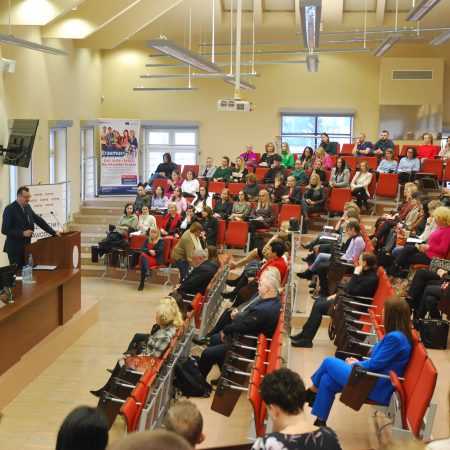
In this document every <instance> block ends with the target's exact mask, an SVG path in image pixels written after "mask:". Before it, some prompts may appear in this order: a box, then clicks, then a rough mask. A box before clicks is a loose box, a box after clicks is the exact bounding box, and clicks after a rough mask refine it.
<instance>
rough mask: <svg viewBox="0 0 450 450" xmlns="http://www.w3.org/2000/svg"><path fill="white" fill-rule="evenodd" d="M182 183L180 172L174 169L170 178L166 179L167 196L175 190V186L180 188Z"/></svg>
mask: <svg viewBox="0 0 450 450" xmlns="http://www.w3.org/2000/svg"><path fill="white" fill-rule="evenodd" d="M182 184H183V179H182V178H181V175H180V172H178V170H174V171H173V172H172V176H171V178H168V179H167V189H166V195H167V197H169V198H170V196H171V195H172V194H173V193H174V192H175V188H177V187H179V188H180V189H181V186H182Z"/></svg>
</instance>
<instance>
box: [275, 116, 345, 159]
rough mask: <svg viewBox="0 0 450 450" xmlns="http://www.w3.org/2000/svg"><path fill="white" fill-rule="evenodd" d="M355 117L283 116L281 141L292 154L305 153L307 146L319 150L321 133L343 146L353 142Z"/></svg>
mask: <svg viewBox="0 0 450 450" xmlns="http://www.w3.org/2000/svg"><path fill="white" fill-rule="evenodd" d="M352 132H353V115H338V114H336V115H327V114H320V115H319V114H285V113H283V114H281V140H282V142H287V143H288V144H289V147H290V149H291V152H292V153H303V149H304V148H305V147H306V146H309V147H312V148H313V149H315V148H317V147H318V146H319V144H320V135H321V133H328V135H329V136H330V141H335V142H339V143H340V144H341V145H342V144H345V143H348V142H352V140H351V138H352Z"/></svg>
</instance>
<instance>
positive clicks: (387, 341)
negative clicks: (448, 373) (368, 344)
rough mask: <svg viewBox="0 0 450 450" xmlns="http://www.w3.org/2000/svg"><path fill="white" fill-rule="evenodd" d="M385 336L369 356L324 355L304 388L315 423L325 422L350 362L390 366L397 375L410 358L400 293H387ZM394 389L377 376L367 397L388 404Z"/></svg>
mask: <svg viewBox="0 0 450 450" xmlns="http://www.w3.org/2000/svg"><path fill="white" fill-rule="evenodd" d="M383 319H384V329H385V331H386V334H385V336H384V337H383V339H381V340H380V341H379V342H378V343H377V344H376V345H375V346H374V347H373V349H372V353H371V357H370V359H367V360H365V361H359V360H357V359H356V358H347V359H346V360H345V361H342V360H341V359H338V358H333V357H328V358H325V359H324V361H323V362H322V364H321V365H320V367H319V369H318V370H317V371H316V372H315V373H314V375H313V376H312V377H311V380H312V382H313V385H312V386H311V387H310V388H309V389H308V390H307V391H306V400H307V401H308V402H309V403H310V405H311V404H313V409H312V414H313V415H314V416H317V419H316V421H315V422H314V424H315V425H317V426H326V420H327V419H328V415H329V414H330V410H331V407H332V406H333V402H334V397H335V395H336V394H337V393H338V392H342V389H343V387H344V386H345V383H346V382H347V379H348V377H349V376H350V372H351V371H352V365H353V364H358V365H360V366H361V367H363V368H364V369H366V370H368V371H370V372H375V373H379V374H383V375H388V374H389V371H390V370H393V371H394V372H395V373H396V374H397V375H398V376H399V377H401V376H403V372H404V370H405V368H406V365H407V364H408V361H409V356H410V354H411V340H412V337H411V317H410V311H409V307H408V304H407V303H406V302H405V301H404V300H402V299H401V298H399V297H395V296H392V297H389V298H388V299H387V300H386V302H385V303H384V309H383ZM392 392H393V387H392V385H391V383H390V380H389V379H385V378H380V379H379V380H378V381H377V383H376V384H375V386H374V388H373V389H372V392H371V393H370V395H369V399H370V400H373V401H376V402H378V403H383V404H388V403H389V399H390V398H391V395H392Z"/></svg>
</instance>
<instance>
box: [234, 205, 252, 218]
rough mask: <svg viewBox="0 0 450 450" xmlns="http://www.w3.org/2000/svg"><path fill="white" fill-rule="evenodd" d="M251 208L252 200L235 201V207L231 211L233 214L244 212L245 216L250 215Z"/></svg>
mask: <svg viewBox="0 0 450 450" xmlns="http://www.w3.org/2000/svg"><path fill="white" fill-rule="evenodd" d="M250 209H251V205H250V202H245V203H243V202H234V203H233V209H232V211H231V213H232V214H243V215H244V218H245V217H247V216H248V214H249V212H250Z"/></svg>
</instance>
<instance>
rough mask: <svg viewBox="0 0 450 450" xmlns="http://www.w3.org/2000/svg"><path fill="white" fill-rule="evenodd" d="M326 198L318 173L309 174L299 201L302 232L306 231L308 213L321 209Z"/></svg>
mask: <svg viewBox="0 0 450 450" xmlns="http://www.w3.org/2000/svg"><path fill="white" fill-rule="evenodd" d="M326 198H327V196H326V194H325V189H324V188H323V187H322V182H321V181H320V177H319V175H317V174H311V177H310V178H309V185H308V186H307V187H306V191H305V192H304V194H303V197H302V201H301V204H302V215H303V232H304V233H307V232H308V223H309V214H311V213H316V212H321V211H323V210H324V209H325V200H326Z"/></svg>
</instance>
